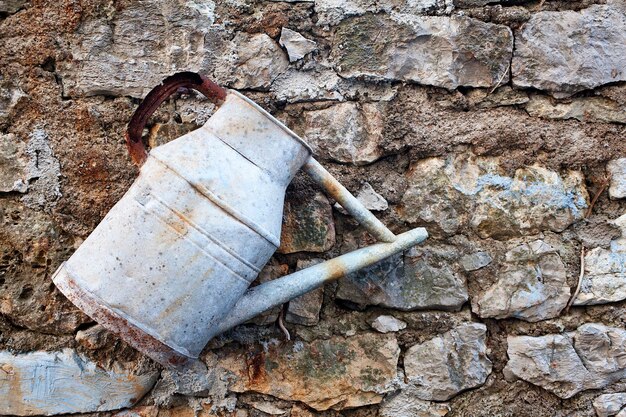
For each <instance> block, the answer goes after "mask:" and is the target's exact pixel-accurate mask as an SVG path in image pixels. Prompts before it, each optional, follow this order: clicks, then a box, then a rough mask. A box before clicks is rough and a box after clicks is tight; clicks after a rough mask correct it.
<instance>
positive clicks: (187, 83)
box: [125, 72, 226, 165]
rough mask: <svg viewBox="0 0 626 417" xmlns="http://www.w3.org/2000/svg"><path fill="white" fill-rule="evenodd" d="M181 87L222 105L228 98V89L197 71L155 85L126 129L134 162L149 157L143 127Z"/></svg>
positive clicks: (127, 144)
mask: <svg viewBox="0 0 626 417" xmlns="http://www.w3.org/2000/svg"><path fill="white" fill-rule="evenodd" d="M179 88H192V89H194V90H197V91H199V92H201V93H202V94H204V95H205V96H206V97H207V98H208V99H209V100H211V102H213V103H214V104H215V105H220V104H222V103H223V102H224V100H225V99H226V90H225V89H224V88H222V87H220V86H219V85H217V84H215V83H214V82H213V81H211V80H209V79H208V78H206V77H205V76H204V75H201V74H198V73H196V72H179V73H176V74H174V75H172V76H170V77H167V78H166V79H164V80H163V82H162V83H161V84H159V85H158V86H156V87H154V88H153V89H152V90H151V91H150V92H149V93H148V95H147V96H146V98H144V99H143V101H142V102H141V104H139V107H137V110H135V113H134V114H133V117H132V118H131V119H130V123H128V128H127V129H126V134H125V137H126V146H127V147H128V152H129V153H130V157H131V158H132V160H133V162H134V163H135V164H137V165H141V164H143V162H144V161H145V160H146V158H147V157H148V152H147V151H146V146H145V145H144V143H143V142H142V140H141V135H142V133H143V128H144V127H145V125H146V122H147V121H148V119H149V118H150V116H152V114H153V113H154V112H155V111H156V109H157V108H158V107H159V106H160V105H161V103H163V102H164V101H165V100H167V98H168V97H170V96H171V95H172V94H174V93H176V91H178V89H179Z"/></svg>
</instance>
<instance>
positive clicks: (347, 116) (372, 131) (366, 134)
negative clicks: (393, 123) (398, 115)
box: [302, 102, 384, 165]
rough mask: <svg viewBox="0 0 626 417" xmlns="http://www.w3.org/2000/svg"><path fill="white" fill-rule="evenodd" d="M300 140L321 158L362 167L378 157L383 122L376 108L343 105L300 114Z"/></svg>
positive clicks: (367, 105) (377, 106)
mask: <svg viewBox="0 0 626 417" xmlns="http://www.w3.org/2000/svg"><path fill="white" fill-rule="evenodd" d="M304 126H305V128H304V129H303V131H302V137H304V138H306V141H307V143H308V144H309V145H310V146H311V148H312V149H313V153H314V154H315V155H316V156H317V157H319V158H322V159H330V160H333V161H338V162H344V163H352V164H356V165H365V164H368V163H370V162H374V161H375V160H377V159H378V158H380V157H381V156H382V151H381V149H380V148H379V141H380V140H381V137H382V133H383V127H384V119H383V114H382V112H381V109H380V107H379V105H377V104H374V103H364V104H363V105H359V104H357V103H355V102H345V103H339V104H336V105H333V106H330V107H328V108H326V109H322V110H313V111H308V112H305V113H304Z"/></svg>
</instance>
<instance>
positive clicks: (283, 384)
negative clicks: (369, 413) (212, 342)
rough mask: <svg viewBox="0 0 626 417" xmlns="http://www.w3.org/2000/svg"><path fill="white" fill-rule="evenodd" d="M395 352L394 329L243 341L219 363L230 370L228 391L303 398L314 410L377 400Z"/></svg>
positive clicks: (384, 387) (385, 386)
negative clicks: (254, 343) (261, 343)
mask: <svg viewBox="0 0 626 417" xmlns="http://www.w3.org/2000/svg"><path fill="white" fill-rule="evenodd" d="M399 353H400V348H399V347H398V342H397V341H396V339H395V337H394V336H393V335H380V334H376V333H362V334H358V335H355V336H353V337H350V338H347V339H345V338H343V337H332V338H330V339H328V340H315V341H312V342H310V343H307V344H306V345H305V344H303V343H302V342H288V343H280V344H279V343H276V344H270V345H266V347H265V348H264V347H259V348H258V349H251V347H247V348H246V349H245V350H243V351H238V352H234V353H231V354H229V355H227V356H226V357H224V358H222V359H220V361H219V365H220V366H221V367H223V368H225V369H227V370H228V371H229V372H230V373H231V376H232V380H231V384H230V388H229V389H230V390H231V391H234V392H249V391H253V392H258V393H262V394H268V395H272V396H274V397H278V398H281V399H285V400H290V401H301V402H303V403H305V404H306V405H308V406H309V407H312V408H314V409H316V410H327V409H329V408H334V409H343V408H352V407H359V406H363V405H368V404H377V403H379V402H381V401H382V399H383V394H384V393H385V392H388V391H389V390H390V388H388V384H389V383H390V382H391V381H392V380H393V379H394V378H395V377H396V366H397V363H398V356H399ZM311 387H315V389H311Z"/></svg>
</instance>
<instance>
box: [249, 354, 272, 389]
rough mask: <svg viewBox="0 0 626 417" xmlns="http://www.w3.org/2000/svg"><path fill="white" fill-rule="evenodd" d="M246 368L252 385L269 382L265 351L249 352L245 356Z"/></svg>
mask: <svg viewBox="0 0 626 417" xmlns="http://www.w3.org/2000/svg"><path fill="white" fill-rule="evenodd" d="M245 361H246V370H247V372H248V381H249V383H250V386H252V387H259V386H264V385H266V384H267V372H266V370H265V352H263V351H260V352H256V353H248V354H246V357H245Z"/></svg>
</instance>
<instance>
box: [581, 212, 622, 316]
mask: <svg viewBox="0 0 626 417" xmlns="http://www.w3.org/2000/svg"><path fill="white" fill-rule="evenodd" d="M612 223H613V224H615V225H616V226H617V227H619V228H620V230H621V232H622V236H621V237H619V238H617V239H615V240H612V241H611V244H610V246H609V248H608V249H604V248H594V249H592V250H590V251H589V252H588V253H587V254H586V255H585V271H584V272H585V273H584V275H583V279H582V282H581V285H580V292H579V293H578V295H577V296H576V299H575V300H574V305H578V306H579V305H593V304H604V303H612V302H615V301H621V300H626V214H624V215H622V216H621V217H619V218H617V219H615V220H614V221H613V222H612Z"/></svg>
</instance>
